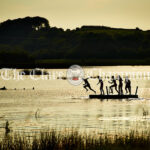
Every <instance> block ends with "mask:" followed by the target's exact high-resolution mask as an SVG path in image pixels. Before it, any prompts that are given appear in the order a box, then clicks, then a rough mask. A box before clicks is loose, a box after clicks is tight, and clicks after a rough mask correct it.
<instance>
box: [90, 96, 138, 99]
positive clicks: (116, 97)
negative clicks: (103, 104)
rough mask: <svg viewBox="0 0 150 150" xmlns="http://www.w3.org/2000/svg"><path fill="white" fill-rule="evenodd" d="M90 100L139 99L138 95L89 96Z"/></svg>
mask: <svg viewBox="0 0 150 150" xmlns="http://www.w3.org/2000/svg"><path fill="white" fill-rule="evenodd" d="M89 98H90V99H129V98H138V95H89Z"/></svg>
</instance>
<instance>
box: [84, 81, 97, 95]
mask: <svg viewBox="0 0 150 150" xmlns="http://www.w3.org/2000/svg"><path fill="white" fill-rule="evenodd" d="M82 79H83V81H84V84H83V87H84V88H85V89H86V91H88V88H89V89H90V90H91V91H93V92H94V93H95V94H96V91H95V90H93V89H92V88H91V86H90V83H89V82H88V79H89V78H85V79H84V78H82Z"/></svg>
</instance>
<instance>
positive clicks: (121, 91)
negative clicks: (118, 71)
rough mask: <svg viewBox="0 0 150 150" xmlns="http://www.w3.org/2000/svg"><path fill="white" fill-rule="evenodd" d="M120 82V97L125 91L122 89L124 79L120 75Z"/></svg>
mask: <svg viewBox="0 0 150 150" xmlns="http://www.w3.org/2000/svg"><path fill="white" fill-rule="evenodd" d="M118 80H119V86H118V87H119V88H118V89H119V90H118V91H119V95H123V89H122V87H123V83H122V82H123V80H122V78H121V76H120V75H119V76H118Z"/></svg>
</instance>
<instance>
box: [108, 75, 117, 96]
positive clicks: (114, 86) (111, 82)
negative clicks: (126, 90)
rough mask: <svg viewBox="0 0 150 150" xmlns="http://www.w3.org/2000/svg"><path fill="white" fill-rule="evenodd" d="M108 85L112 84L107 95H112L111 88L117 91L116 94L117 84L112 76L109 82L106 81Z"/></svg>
mask: <svg viewBox="0 0 150 150" xmlns="http://www.w3.org/2000/svg"><path fill="white" fill-rule="evenodd" d="M108 82H109V83H110V84H112V85H111V86H110V87H109V93H112V94H113V88H115V90H116V91H117V93H118V90H117V83H116V79H115V77H114V76H112V77H111V81H108Z"/></svg>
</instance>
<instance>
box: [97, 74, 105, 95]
mask: <svg viewBox="0 0 150 150" xmlns="http://www.w3.org/2000/svg"><path fill="white" fill-rule="evenodd" d="M97 78H98V83H97V85H98V84H100V93H101V95H105V93H104V89H103V86H104V83H103V80H102V79H101V77H100V76H98V77H97Z"/></svg>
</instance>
